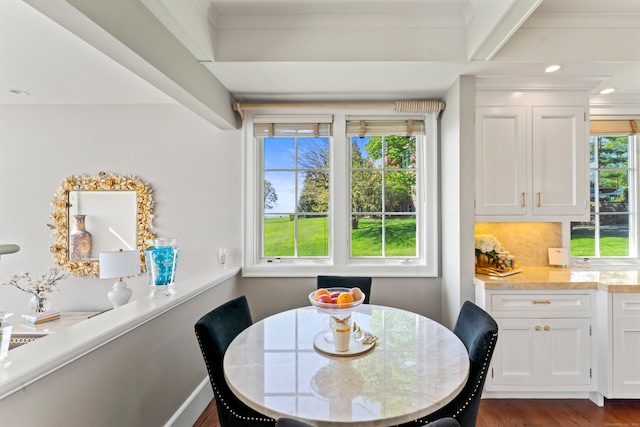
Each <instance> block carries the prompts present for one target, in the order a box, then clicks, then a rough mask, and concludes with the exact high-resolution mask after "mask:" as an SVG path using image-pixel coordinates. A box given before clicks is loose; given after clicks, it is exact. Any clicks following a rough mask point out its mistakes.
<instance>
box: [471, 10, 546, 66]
mask: <svg viewBox="0 0 640 427" xmlns="http://www.w3.org/2000/svg"><path fill="white" fill-rule="evenodd" d="M542 1H543V0H471V1H470V2H469V7H468V8H467V10H466V12H465V17H466V21H467V59H468V60H469V61H489V60H491V58H493V56H494V55H495V54H496V53H497V52H498V51H499V50H500V48H501V47H502V46H504V44H505V43H506V42H507V41H508V40H509V38H511V36H512V35H513V34H514V33H515V32H516V31H517V30H518V28H520V26H521V25H522V24H523V23H524V21H525V20H526V19H527V18H528V17H529V16H530V15H531V14H532V13H533V12H534V11H535V10H536V8H537V7H538V6H540V4H541V3H542Z"/></svg>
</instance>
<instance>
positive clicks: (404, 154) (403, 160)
mask: <svg viewBox="0 0 640 427" xmlns="http://www.w3.org/2000/svg"><path fill="white" fill-rule="evenodd" d="M372 139H373V138H372ZM384 150H385V154H386V156H385V157H386V161H385V164H386V167H387V168H402V169H409V168H415V167H416V139H415V138H407V137H406V136H387V137H385V138H384Z"/></svg>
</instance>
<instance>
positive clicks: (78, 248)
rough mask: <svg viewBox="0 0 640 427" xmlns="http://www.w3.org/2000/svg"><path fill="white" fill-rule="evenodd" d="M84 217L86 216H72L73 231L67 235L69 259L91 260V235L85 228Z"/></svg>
mask: <svg viewBox="0 0 640 427" xmlns="http://www.w3.org/2000/svg"><path fill="white" fill-rule="evenodd" d="M85 217H86V215H73V221H74V226H75V229H74V230H73V231H72V232H71V234H70V235H69V248H70V250H71V256H70V258H71V259H89V258H91V248H92V245H93V242H92V236H91V233H89V232H88V231H87V230H86V228H85Z"/></svg>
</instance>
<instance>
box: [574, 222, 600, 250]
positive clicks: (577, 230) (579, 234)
mask: <svg viewBox="0 0 640 427" xmlns="http://www.w3.org/2000/svg"><path fill="white" fill-rule="evenodd" d="M595 239H596V227H595V219H594V215H591V222H572V223H571V256H574V257H592V256H594V255H595V253H596V249H595V248H596V246H595Z"/></svg>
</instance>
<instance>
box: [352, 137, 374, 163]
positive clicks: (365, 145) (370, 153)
mask: <svg viewBox="0 0 640 427" xmlns="http://www.w3.org/2000/svg"><path fill="white" fill-rule="evenodd" d="M380 165H382V139H381V138H380V137H368V136H367V137H364V138H358V137H357V136H354V137H352V138H351V167H352V168H374V167H379V166H380Z"/></svg>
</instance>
